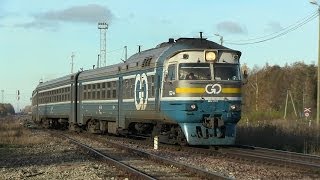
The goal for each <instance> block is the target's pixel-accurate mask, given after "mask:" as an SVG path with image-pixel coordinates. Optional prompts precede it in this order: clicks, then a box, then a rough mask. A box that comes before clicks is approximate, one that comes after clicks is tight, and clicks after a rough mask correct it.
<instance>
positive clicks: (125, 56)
mask: <svg viewBox="0 0 320 180" xmlns="http://www.w3.org/2000/svg"><path fill="white" fill-rule="evenodd" d="M127 59H128V48H127V46H124V61H127Z"/></svg>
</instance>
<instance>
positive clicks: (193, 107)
mask: <svg viewBox="0 0 320 180" xmlns="http://www.w3.org/2000/svg"><path fill="white" fill-rule="evenodd" d="M186 110H187V111H197V110H198V106H197V104H186Z"/></svg>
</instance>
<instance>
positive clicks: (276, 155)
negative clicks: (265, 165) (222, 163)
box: [219, 147, 320, 170]
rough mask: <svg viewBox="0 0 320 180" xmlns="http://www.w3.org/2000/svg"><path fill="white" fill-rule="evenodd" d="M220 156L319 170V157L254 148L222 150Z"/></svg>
mask: <svg viewBox="0 0 320 180" xmlns="http://www.w3.org/2000/svg"><path fill="white" fill-rule="evenodd" d="M219 152H220V153H222V154H226V155H227V156H228V155H232V156H235V157H240V158H243V159H251V160H260V161H263V162H269V163H273V164H278V165H279V164H281V165H284V166H294V167H296V166H298V167H302V168H305V169H315V170H319V169H320V163H319V162H320V157H319V156H315V155H306V154H300V153H295V152H289V151H280V150H274V149H267V148H260V147H254V148H253V149H239V148H224V149H221V150H220V151H219Z"/></svg>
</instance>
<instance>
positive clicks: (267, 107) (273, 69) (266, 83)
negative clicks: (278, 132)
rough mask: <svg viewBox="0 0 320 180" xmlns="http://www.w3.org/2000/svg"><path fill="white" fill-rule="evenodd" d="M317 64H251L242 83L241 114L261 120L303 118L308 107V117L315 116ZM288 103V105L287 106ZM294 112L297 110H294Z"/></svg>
mask: <svg viewBox="0 0 320 180" xmlns="http://www.w3.org/2000/svg"><path fill="white" fill-rule="evenodd" d="M316 70H317V67H315V65H307V64H305V63H303V62H296V63H294V64H292V65H288V64H286V65H285V66H284V67H280V66H278V65H274V66H270V65H268V64H266V65H265V66H264V67H262V68H261V67H257V66H255V67H253V68H252V69H251V70H249V77H248V82H247V83H246V84H245V85H244V86H243V101H244V104H243V117H244V118H249V117H250V118H251V119H252V118H254V119H258V120H259V119H260V120H267V119H277V118H278V119H279V118H283V117H284V115H285V114H287V117H288V118H297V117H298V118H302V117H304V114H303V110H304V108H311V111H312V112H311V114H310V117H309V118H313V117H315V115H316V99H317V98H316V97H317V91H316V90H317V71H316ZM286 104H287V106H286ZM295 112H296V113H295Z"/></svg>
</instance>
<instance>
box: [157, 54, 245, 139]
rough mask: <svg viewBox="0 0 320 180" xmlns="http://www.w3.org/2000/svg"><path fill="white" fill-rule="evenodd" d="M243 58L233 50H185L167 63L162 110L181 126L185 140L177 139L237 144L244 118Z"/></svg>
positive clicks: (177, 132)
mask: <svg viewBox="0 0 320 180" xmlns="http://www.w3.org/2000/svg"><path fill="white" fill-rule="evenodd" d="M240 55H241V53H240V52H239V51H234V50H230V49H222V50H215V49H214V50H213V49H200V50H199V49H195V50H183V51H179V52H177V53H175V54H173V55H172V56H171V57H170V58H168V59H167V60H166V61H165V62H164V75H163V78H164V79H163V90H162V96H161V110H162V111H163V113H164V114H165V118H167V119H169V120H172V121H175V122H177V123H178V124H179V127H180V129H181V130H180V131H181V132H183V135H184V137H178V139H180V140H181V139H182V140H185V141H186V143H188V144H189V145H232V144H234V142H235V136H236V124H237V122H238V121H239V120H240V117H241V84H242V83H241V73H240V64H239V58H240ZM164 134H165V133H164ZM175 134H179V131H176V133H175Z"/></svg>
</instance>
